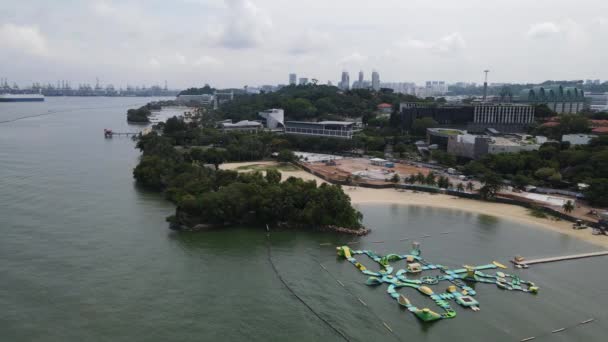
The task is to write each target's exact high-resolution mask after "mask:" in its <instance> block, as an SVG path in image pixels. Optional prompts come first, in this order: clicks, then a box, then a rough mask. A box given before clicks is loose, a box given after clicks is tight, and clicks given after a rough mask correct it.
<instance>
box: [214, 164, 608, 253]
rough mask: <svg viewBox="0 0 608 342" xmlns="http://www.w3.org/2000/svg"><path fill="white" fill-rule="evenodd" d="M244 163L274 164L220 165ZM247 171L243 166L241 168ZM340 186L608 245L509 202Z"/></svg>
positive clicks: (359, 195) (354, 194)
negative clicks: (520, 224) (470, 213)
mask: <svg viewBox="0 0 608 342" xmlns="http://www.w3.org/2000/svg"><path fill="white" fill-rule="evenodd" d="M246 165H268V166H272V165H277V163H276V162H273V161H259V162H244V163H226V164H222V165H221V166H220V168H222V169H225V170H234V169H236V168H238V167H240V166H246ZM243 171H247V170H243ZM281 173H282V174H283V179H286V178H288V177H297V178H302V179H304V180H315V181H317V183H318V184H321V183H327V182H326V181H324V180H323V179H321V178H319V177H317V176H315V175H312V174H310V173H308V172H306V171H304V170H298V171H281ZM342 189H343V190H344V192H345V193H346V194H347V195H348V196H349V197H350V199H351V203H352V204H354V205H357V204H398V205H414V206H421V207H433V208H442V209H453V210H461V211H466V212H473V213H476V214H484V215H490V216H495V217H498V218H501V219H505V220H510V221H513V222H518V223H522V224H526V225H530V226H534V227H536V228H539V229H545V230H549V231H553V232H556V233H561V234H565V235H568V236H571V237H573V238H577V239H579V240H583V241H585V242H588V243H590V244H593V245H595V246H598V247H603V248H606V249H608V237H607V236H595V235H592V234H591V229H589V228H588V229H583V230H574V229H572V223H571V222H568V221H564V220H559V221H555V220H551V219H548V218H538V217H534V216H531V215H530V214H529V213H528V209H527V208H524V207H520V206H517V205H512V204H503V203H494V202H485V201H478V200H472V199H466V198H461V197H455V196H450V195H444V194H430V193H426V192H418V193H414V192H413V191H411V190H405V191H398V190H396V189H371V188H363V187H350V186H343V187H342Z"/></svg>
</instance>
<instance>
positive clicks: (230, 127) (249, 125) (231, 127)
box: [219, 120, 263, 132]
mask: <svg viewBox="0 0 608 342" xmlns="http://www.w3.org/2000/svg"><path fill="white" fill-rule="evenodd" d="M219 126H220V128H221V129H222V130H223V131H246V132H257V131H258V130H261V129H262V128H263V126H262V124H261V123H259V122H257V121H248V120H243V121H239V122H236V123H231V122H229V121H224V122H221V123H220V124H219Z"/></svg>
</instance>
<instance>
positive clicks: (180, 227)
mask: <svg viewBox="0 0 608 342" xmlns="http://www.w3.org/2000/svg"><path fill="white" fill-rule="evenodd" d="M176 218H177V219H173V220H168V221H169V222H170V224H169V228H170V229H171V230H175V231H179V232H202V231H208V230H213V229H217V228H222V227H226V226H230V225H228V224H226V225H218V224H205V223H196V219H194V218H193V217H189V216H188V215H186V214H185V213H183V212H179V211H178V213H177V215H176ZM277 228H278V229H279V230H296V229H302V230H310V227H309V226H306V225H303V224H296V225H294V224H290V223H287V222H283V223H279V224H277V225H276V226H275V227H272V229H277ZM314 230H316V231H320V232H331V233H338V234H348V235H355V236H365V235H367V234H369V233H370V232H371V229H369V228H366V227H361V228H359V229H353V228H346V227H339V226H334V225H328V226H321V227H315V228H314Z"/></svg>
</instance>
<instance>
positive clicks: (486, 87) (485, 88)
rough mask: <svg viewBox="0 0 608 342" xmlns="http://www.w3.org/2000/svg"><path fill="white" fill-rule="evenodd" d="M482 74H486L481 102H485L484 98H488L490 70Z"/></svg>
mask: <svg viewBox="0 0 608 342" xmlns="http://www.w3.org/2000/svg"><path fill="white" fill-rule="evenodd" d="M483 72H484V73H485V74H486V77H485V79H484V81H483V102H486V97H487V96H488V73H489V72H490V70H484V71H483Z"/></svg>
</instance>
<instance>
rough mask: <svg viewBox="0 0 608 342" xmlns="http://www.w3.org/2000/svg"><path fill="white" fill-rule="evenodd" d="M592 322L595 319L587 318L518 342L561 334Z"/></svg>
mask: <svg viewBox="0 0 608 342" xmlns="http://www.w3.org/2000/svg"><path fill="white" fill-rule="evenodd" d="M593 321H595V318H589V319H587V320H584V321H581V322H578V323H576V324H572V325H569V326H567V327H564V328H559V329H555V330H551V331H550V332H546V333H543V334H540V335H537V336H530V337H526V338H524V339H521V340H519V342H526V341H532V340H535V339H537V338H541V337H545V336H548V335H552V334H557V333H561V332H563V331H566V330H569V329H572V328H576V327H578V326H581V325H584V324H588V323H591V322H593Z"/></svg>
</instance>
